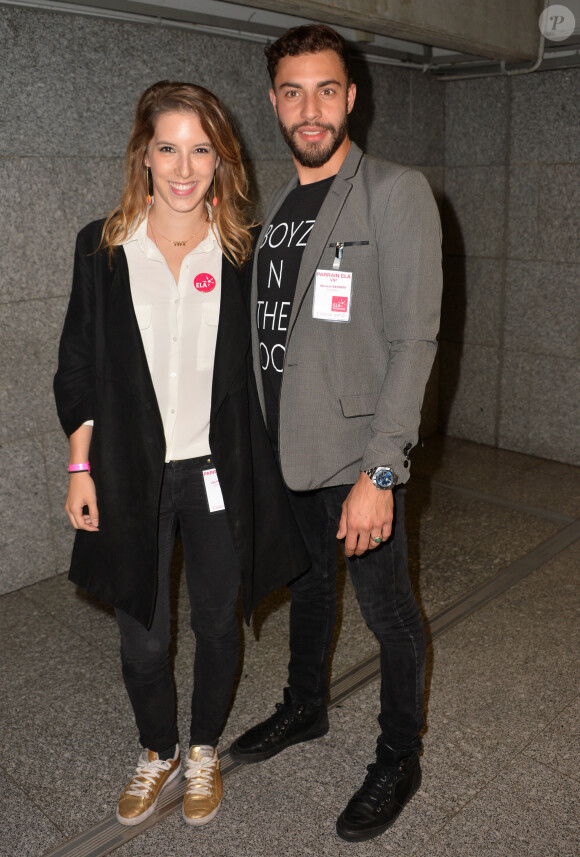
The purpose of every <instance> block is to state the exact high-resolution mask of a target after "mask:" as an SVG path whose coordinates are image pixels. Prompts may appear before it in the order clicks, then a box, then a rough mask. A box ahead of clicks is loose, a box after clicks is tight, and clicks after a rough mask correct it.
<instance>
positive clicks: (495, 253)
mask: <svg viewBox="0 0 580 857" xmlns="http://www.w3.org/2000/svg"><path fill="white" fill-rule="evenodd" d="M0 68H1V71H2V73H1V75H0V103H1V104H2V108H3V109H2V111H1V114H0V198H1V200H2V204H1V206H0V236H1V241H2V251H1V253H0V342H1V353H0V378H1V380H0V412H1V419H0V592H7V591H10V590H13V589H17V588H20V587H22V586H26V585H27V584H29V583H33V582H35V581H37V580H40V579H43V578H45V577H48V576H50V575H52V574H55V573H58V572H62V571H64V570H66V568H67V566H68V560H69V556H70V547H71V542H72V531H71V529H70V527H69V524H68V521H67V520H66V517H65V514H64V510H63V502H64V497H65V492H66V483H67V476H66V472H65V465H66V462H67V444H66V441H65V439H64V436H63V434H62V432H61V430H60V427H59V424H58V421H57V418H56V413H55V409H54V405H53V401H52V376H53V373H54V370H55V366H56V352H57V344H58V338H59V335H60V329H61V326H62V321H63V317H64V312H65V309H66V304H67V299H68V292H69V288H70V279H71V266H72V252H73V246H74V237H75V234H76V232H77V230H78V229H79V228H80V227H81V226H83V225H84V224H85V223H87V222H88V221H89V220H92V219H94V218H95V217H100V216H103V215H105V214H106V213H107V212H108V211H109V210H110V209H111V208H112V207H113V206H114V205H115V203H116V202H117V199H118V193H119V190H120V185H121V181H122V154H123V151H124V147H125V143H126V139H127V135H128V132H129V128H130V124H131V120H132V114H133V110H134V105H135V102H136V99H137V97H138V95H139V94H140V93H141V92H142V91H143V89H145V88H146V87H147V86H148V85H150V84H151V83H153V82H154V81H156V80H160V79H162V78H174V79H175V78H177V79H186V80H193V81H196V82H199V83H201V84H204V85H206V86H208V87H209V88H210V89H212V90H213V91H214V92H216V93H217V94H218V95H220V96H221V97H222V98H223V99H224V101H225V102H226V104H227V105H228V106H229V108H230V110H231V111H232V113H233V115H234V117H235V118H236V120H237V122H238V124H239V127H240V131H241V135H242V138H243V142H244V145H245V148H246V152H247V155H248V159H249V161H248V163H249V166H250V169H251V171H252V173H253V176H254V182H255V187H256V190H257V192H258V198H259V204H262V203H263V201H264V200H266V199H267V198H268V196H269V194H270V192H271V191H272V190H273V188H274V187H275V186H276V185H277V184H279V182H280V181H282V180H283V179H284V178H285V177H287V176H289V175H291V174H292V169H293V168H292V164H291V162H290V159H289V156H288V153H287V150H286V146H285V144H284V143H283V142H282V140H281V138H280V135H279V133H278V129H277V126H276V123H275V120H274V119H273V117H272V114H271V110H270V105H269V102H268V100H267V87H268V80H267V76H266V72H265V69H264V61H263V55H262V47H261V46H260V45H256V44H252V43H246V42H240V41H235V40H229V39H225V38H218V37H209V36H205V35H198V34H195V33H194V32H191V31H186V30H178V29H168V28H162V27H159V26H153V25H148V24H137V23H135V24H131V23H119V22H113V21H108V20H106V19H101V18H88V17H80V16H75V15H72V14H71V15H68V14H64V13H63V14H61V13H54V12H42V11H33V10H26V9H17V8H8V7H0ZM356 74H357V81H358V85H359V95H358V99H357V105H356V107H355V112H354V116H353V124H352V134H353V137H354V139H355V140H356V141H357V142H358V143H360V144H361V145H362V146H363V147H364V148H366V150H367V151H369V152H371V153H374V154H379V155H381V156H384V157H388V158H391V159H393V160H396V161H399V162H401V163H409V164H414V165H417V166H419V167H420V168H421V169H422V170H423V171H424V172H425V174H426V175H427V178H428V179H429V180H430V182H431V184H432V186H433V188H434V191H435V194H436V197H437V199H438V201H439V202H440V204H443V205H444V212H443V214H444V233H445V251H446V263H445V267H446V285H445V295H444V306H443V318H442V331H441V348H440V361H438V363H437V364H436V366H435V369H434V372H433V375H432V379H431V382H430V384H429V387H428V393H427V401H426V406H425V408H424V422H423V430H424V432H425V433H429V432H430V431H432V430H433V429H434V428H435V425H436V412H437V407H438V400H439V421H440V426H441V428H442V430H443V431H445V432H447V433H448V434H451V435H454V436H457V437H462V438H467V439H470V440H475V441H479V442H482V443H487V444H492V445H497V446H502V447H506V448H509V449H515V450H520V451H521V452H526V453H531V454H533V455H540V456H544V457H546V458H553V459H556V460H560V461H567V462H571V463H580V441H579V436H578V431H577V427H578V424H579V423H580V420H579V414H578V395H577V391H578V389H580V383H579V380H580V379H579V378H578V350H579V348H578V319H579V317H580V313H579V312H578V291H579V290H578V279H579V278H578V272H579V268H580V242H579V227H578V216H577V212H578V210H579V208H580V199H579V194H580V190H579V183H578V180H577V174H578V170H577V166H578V161H579V154H580V151H579V150H580V136H579V135H578V134H577V128H578V126H579V122H578V119H579V115H578V114H579V110H580V107H579V105H580V91H579V86H580V83H579V81H580V77H579V75H578V72H577V71H574V70H571V71H561V72H549V73H543V74H536V75H532V76H528V77H519V78H511V79H500V78H496V79H488V80H479V81H465V82H455V83H450V84H445V85H444V84H442V83H440V82H433V81H429V80H427V79H425V78H423V77H421V76H420V75H419V74H418V73H416V72H411V71H405V70H403V69H399V68H391V67H387V66H380V65H373V66H368V65H365V64H363V63H359V64H358V65H357V69H356ZM438 374H439V375H440V379H439V381H438ZM498 478H501V474H498ZM540 490H541V489H540Z"/></svg>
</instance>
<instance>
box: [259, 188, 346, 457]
mask: <svg viewBox="0 0 580 857" xmlns="http://www.w3.org/2000/svg"><path fill="white" fill-rule="evenodd" d="M333 180H334V176H331V177H330V178H328V179H323V180H322V181H320V182H313V183H312V184H306V185H298V186H297V187H296V188H294V190H292V191H290V193H289V194H288V196H287V197H286V199H285V200H284V202H283V203H282V205H281V206H280V208H279V209H278V211H277V213H276V215H275V217H274V219H273V220H272V223H271V224H270V226H269V227H268V229H267V231H266V233H265V235H264V238H263V239H262V243H261V244H260V248H259V251H258V262H257V264H258V307H257V311H256V321H257V326H258V338H259V345H260V365H261V367H262V381H263V384H264V400H265V404H266V422H267V426H268V433H269V435H270V440H271V441H272V444H273V446H274V447H275V448H277V447H278V422H279V416H280V388H281V386H282V375H283V372H284V355H285V352H286V336H287V333H288V324H289V321H290V314H291V312H292V304H293V303H294V295H295V292H296V281H297V279H298V272H299V270H300V263H301V261H302V254H303V252H304V248H305V247H306V244H307V242H308V237H309V235H310V233H311V231H312V227H313V226H314V223H315V221H316V217H317V215H318V212H319V211H320V208H321V206H322V203H323V202H324V199H325V197H326V194H327V193H328V190H329V188H330V185H331V184H332V182H333Z"/></svg>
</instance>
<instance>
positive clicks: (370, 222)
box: [252, 143, 442, 491]
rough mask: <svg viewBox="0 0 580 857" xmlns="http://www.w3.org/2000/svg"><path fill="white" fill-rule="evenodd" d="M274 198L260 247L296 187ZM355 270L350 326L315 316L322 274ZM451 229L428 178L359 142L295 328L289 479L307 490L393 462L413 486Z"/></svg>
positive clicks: (330, 203) (289, 361)
mask: <svg viewBox="0 0 580 857" xmlns="http://www.w3.org/2000/svg"><path fill="white" fill-rule="evenodd" d="M296 183H297V179H296V178H294V179H292V180H291V181H290V182H289V183H288V184H287V185H286V186H285V187H283V188H281V189H280V190H278V191H277V192H276V193H275V194H274V196H273V197H272V200H271V201H270V206H269V209H268V213H267V216H266V220H265V222H264V226H263V228H262V232H261V235H260V238H259V241H258V247H259V246H260V244H261V242H262V237H263V235H264V234H265V232H266V230H267V228H268V226H269V224H270V222H271V220H272V218H273V217H274V215H275V213H276V211H277V210H278V209H279V207H280V205H281V203H282V201H283V200H284V198H285V197H286V195H287V194H288V193H289V192H290V190H292V188H294V187H295V186H296ZM339 241H344V242H368V243H362V244H359V245H358V246H345V247H344V251H343V257H342V263H341V270H343V271H351V272H352V274H353V279H352V296H351V317H350V321H349V322H347V323H337V322H332V321H322V320H319V319H314V318H313V317H312V302H313V297H314V278H315V272H316V270H317V269H318V268H322V269H332V263H333V260H334V257H335V253H336V250H335V247H333V246H329V245H335V244H336V243H337V242H339ZM441 287H442V275H441V227H440V223H439V215H438V211H437V206H436V204H435V200H434V199H433V194H432V192H431V189H430V187H429V184H428V183H427V180H426V179H425V177H424V176H423V175H422V174H421V173H419V172H417V171H416V170H411V169H408V168H406V167H401V166H398V165H396V164H392V163H389V162H388V161H381V160H377V159H375V158H371V157H369V156H367V155H364V154H363V153H362V152H361V150H360V149H359V148H358V146H356V145H355V144H354V143H353V144H351V147H350V150H349V152H348V154H347V156H346V158H345V160H344V162H343V164H342V167H341V169H340V171H339V173H338V175H337V176H336V178H335V180H334V182H333V184H332V186H331V189H330V191H329V192H328V195H327V197H326V199H325V201H324V203H323V205H322V208H321V209H320V212H319V215H318V217H317V220H316V223H315V225H314V228H313V229H312V232H311V233H310V236H309V239H308V243H307V245H306V248H305V250H304V255H303V257H302V264H301V267H300V272H299V275H298V281H297V284H296V295H295V299H294V304H293V307H292V313H291V316H290V320H289V326H288V336H287V341H286V354H285V362H284V375H283V379H282V389H281V394H280V429H279V449H280V462H281V467H282V473H283V476H284V479H285V481H286V483H287V485H288V486H289V487H290V488H291V489H293V490H296V491H303V490H311V489H315V488H320V487H323V486H329V485H343V484H352V483H354V482H356V480H357V479H358V477H359V475H360V471H361V469H368V468H369V467H373V466H375V465H388V466H390V467H391V468H392V469H393V470H394V471H395V473H396V474H397V476H398V477H399V480H400V481H401V482H406V481H407V479H408V478H409V467H408V458H407V456H408V451H409V450H410V448H411V447H413V446H414V445H415V444H416V443H417V438H418V427H419V420H420V409H421V403H422V401H423V394H424V391H425V384H426V383H427V379H428V377H429V372H430V371H431V366H432V363H433V358H434V356H435V352H436V349H437V342H436V336H437V331H438V328H439V311H440V304H441ZM256 311H257V265H254V273H253V281H252V348H253V361H254V370H255V373H256V380H257V383H258V393H259V397H260V402H261V405H262V409H263V410H264V411H265V408H264V394H263V387H262V378H261V369H260V357H259V346H258V331H257V326H256Z"/></svg>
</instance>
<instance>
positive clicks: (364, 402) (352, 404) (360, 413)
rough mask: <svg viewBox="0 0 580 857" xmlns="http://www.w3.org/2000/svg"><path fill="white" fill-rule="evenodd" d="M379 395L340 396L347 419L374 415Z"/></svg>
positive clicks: (341, 405)
mask: <svg viewBox="0 0 580 857" xmlns="http://www.w3.org/2000/svg"><path fill="white" fill-rule="evenodd" d="M378 399H379V394H378V393H362V394H361V395H360V396H340V399H339V401H340V407H341V408H342V413H343V416H345V417H367V416H372V414H374V412H375V410H376V407H377V402H378Z"/></svg>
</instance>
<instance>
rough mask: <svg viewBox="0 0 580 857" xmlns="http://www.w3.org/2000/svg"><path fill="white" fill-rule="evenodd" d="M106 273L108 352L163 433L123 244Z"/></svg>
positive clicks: (116, 370)
mask: <svg viewBox="0 0 580 857" xmlns="http://www.w3.org/2000/svg"><path fill="white" fill-rule="evenodd" d="M102 274H103V293H104V299H105V313H106V316H107V317H106V319H105V321H106V323H105V325H104V330H105V331H106V336H107V340H108V341H107V342H106V343H105V353H106V354H108V355H109V357H110V359H111V361H112V362H113V363H114V371H115V374H116V376H117V377H119V378H124V379H125V381H126V383H127V385H128V386H130V387H132V388H133V389H134V392H135V394H136V395H139V397H140V398H141V399H142V401H143V402H144V403H145V404H146V405H147V407H148V409H149V411H150V412H151V417H152V419H153V420H155V421H156V422H157V423H158V428H159V427H160V428H161V432H162V433H163V422H162V419H161V414H160V413H159V406H158V404H157V396H156V395H155V388H154V387H153V381H152V379H151V373H150V371H149V365H148V363H147V356H146V354H145V349H144V347H143V339H142V337H141V332H140V330H139V325H138V323H137V317H136V315H135V308H134V306H133V298H132V296H131V283H130V280H129V267H128V265H127V257H126V256H125V251H124V250H123V248H122V247H118V248H117V249H116V250H115V254H114V260H113V265H112V269H111V268H110V267H109V265H108V260H107V263H106V264H105V265H104V266H103V271H102Z"/></svg>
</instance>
